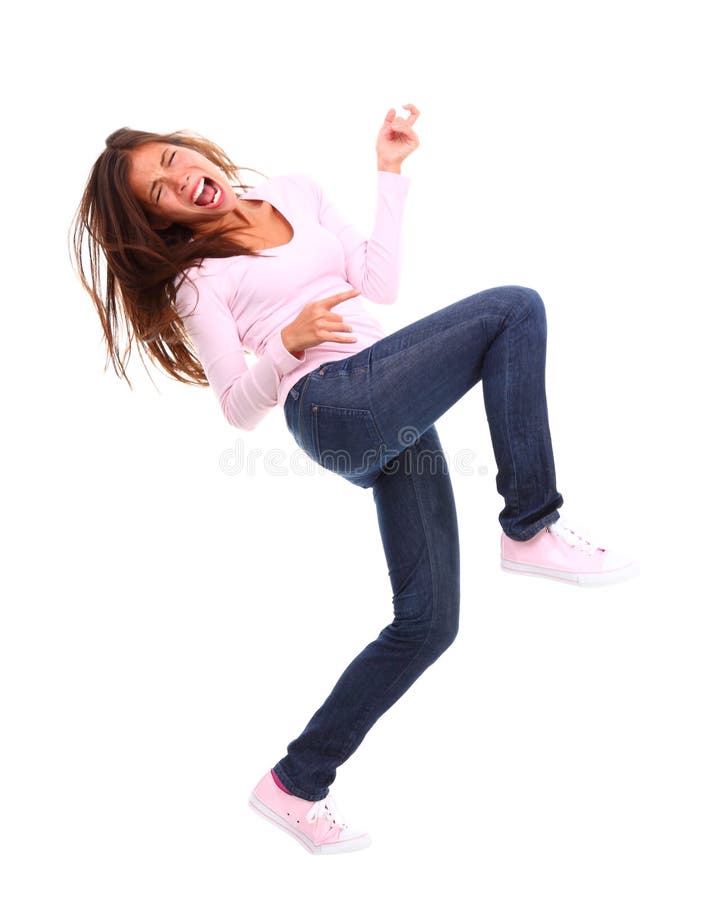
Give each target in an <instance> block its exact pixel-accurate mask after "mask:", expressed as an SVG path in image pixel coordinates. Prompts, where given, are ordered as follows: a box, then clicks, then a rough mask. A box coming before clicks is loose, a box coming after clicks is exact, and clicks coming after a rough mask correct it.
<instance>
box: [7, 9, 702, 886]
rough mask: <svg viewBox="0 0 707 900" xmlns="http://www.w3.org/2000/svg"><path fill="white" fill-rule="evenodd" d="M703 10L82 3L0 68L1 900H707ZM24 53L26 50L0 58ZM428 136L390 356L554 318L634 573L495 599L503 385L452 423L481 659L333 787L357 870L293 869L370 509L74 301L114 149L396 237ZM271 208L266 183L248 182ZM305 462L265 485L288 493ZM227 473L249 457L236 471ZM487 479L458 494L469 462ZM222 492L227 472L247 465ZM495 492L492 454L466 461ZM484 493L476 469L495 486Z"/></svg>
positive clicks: (448, 664) (361, 610)
mask: <svg viewBox="0 0 707 900" xmlns="http://www.w3.org/2000/svg"><path fill="white" fill-rule="evenodd" d="M697 11H698V4H697V3H687V2H677V3H675V2H673V3H670V4H668V3H653V2H648V3H645V2H644V3H638V2H617V0H613V2H595V3H592V4H577V3H566V2H564V3H560V2H536V3H522V2H505V0H501V2H495V3H484V4H465V5H461V4H456V3H452V2H449V0H443V2H436V3H434V4H418V3H413V2H388V3H361V2H358V3H356V4H349V5H347V6H343V7H342V6H338V5H335V4H328V3H313V2H300V3H295V4H289V3H268V4H262V5H260V4H220V5H210V4H185V3H177V2H171V3H159V4H158V3H132V2H125V3H122V4H120V5H119V6H112V7H110V8H109V7H107V6H106V7H105V8H103V7H101V6H100V5H99V6H97V5H95V4H89V3H85V4H80V3H75V2H67V3H64V4H60V5H57V6H54V7H51V8H48V7H40V6H30V5H23V6H22V7H20V8H19V9H18V10H16V11H15V12H14V13H13V15H12V16H11V17H10V19H9V21H8V23H7V26H6V36H5V39H4V51H3V52H4V59H3V62H2V67H3V73H2V75H3V82H4V86H5V91H6V101H5V119H4V130H5V135H4V138H3V141H2V147H3V149H2V156H3V158H2V166H1V168H0V171H1V172H2V177H3V212H4V216H3V219H4V222H3V224H4V229H3V230H4V232H5V234H4V241H3V245H4V247H5V255H4V267H3V268H4V273H3V275H4V278H3V283H4V285H3V286H4V291H3V303H4V315H3V326H4V327H3V331H4V334H3V337H4V340H3V354H2V366H3V379H2V383H3V392H4V394H3V419H4V425H5V429H4V434H5V438H4V441H3V444H2V451H3V465H2V472H3V476H4V479H3V482H4V483H3V499H4V503H3V507H4V517H3V518H4V522H5V537H4V540H3V550H4V551H5V552H4V563H3V566H2V573H3V582H4V585H3V595H2V606H1V607H0V616H1V619H0V675H1V676H2V677H1V686H0V690H1V695H0V721H1V722H2V728H3V733H4V736H3V738H2V742H1V743H0V753H1V754H2V764H1V765H0V828H1V832H2V833H0V846H2V856H3V860H2V865H1V866H0V893H2V894H3V896H4V897H6V898H8V900H20V898H43V900H45V898H50V897H57V896H60V895H63V896H71V897H72V898H73V900H79V898H91V900H94V898H96V897H100V898H101V900H109V898H121V900H122V898H126V897H130V898H134V900H142V898H150V900H156V898H163V897H164V898H169V900H177V898H195V897H209V898H210V900H217V898H227V897H234V896H248V897H251V896H256V897H280V896H282V897H285V896H286V897H295V898H299V897H302V898H304V897H307V898H309V897H312V896H335V897H342V898H354V897H359V896H361V892H362V891H365V892H367V893H368V894H371V893H375V895H376V896H378V895H380V896H390V895H393V893H394V894H395V895H396V896H406V897H428V896H430V895H433V894H434V895H435V896H450V897H455V896H461V897H468V896H469V897H475V898H483V900H501V898H504V900H505V898H513V900H518V898H526V897H534V896H538V897H542V898H544V900H554V898H558V900H559V898H562V900H567V898H572V900H584V898H592V900H594V898H598V897H601V898H602V900H627V898H641V900H645V898H674V897H680V898H682V900H691V898H704V896H705V891H706V890H707V883H706V880H705V872H704V865H703V863H704V848H705V837H706V834H705V815H704V810H705V803H706V801H707V796H706V794H707V792H706V790H705V787H706V784H705V769H704V759H705V758H706V752H707V747H706V746H705V744H706V741H705V735H704V710H705V692H704V685H705V675H706V673H705V661H704V646H705V627H704V626H705V616H704V612H703V605H704V599H703V598H704V585H703V578H702V565H701V564H702V555H703V544H702V541H701V540H700V539H701V538H702V533H703V528H704V521H705V513H704V489H703V484H704V454H703V452H702V449H703V447H704V444H703V443H702V441H701V437H700V426H701V424H702V422H703V419H704V400H703V393H704V390H703V387H704V379H703V376H702V362H703V359H704V349H703V335H704V329H703V325H704V313H703V309H704V302H705V299H706V298H705V278H704V244H705V228H704V223H705V216H704V210H705V199H706V197H705V180H704V160H705V150H706V148H705V140H704V135H703V131H702V128H703V122H704V84H705V66H704V39H705V34H704V29H702V28H699V27H698V24H697V21H698V20H697ZM6 21H7V20H6ZM405 103H414V104H415V105H416V106H417V107H418V108H419V110H420V118H419V120H418V122H417V125H416V131H417V133H418V135H419V137H420V147H419V149H418V150H416V151H415V152H414V153H413V154H412V155H411V156H410V157H409V158H408V159H407V160H406V161H405V162H404V164H403V172H404V173H405V174H406V175H408V176H410V178H411V179H412V184H411V188H410V192H409V195H408V201H407V205H406V211H405V220H404V261H403V276H402V283H401V289H400V293H399V296H398V300H397V302H396V303H395V304H394V305H393V306H391V307H380V306H374V305H373V304H369V307H370V309H371V312H373V313H374V314H375V315H377V316H378V317H379V320H380V321H381V322H382V324H383V325H384V327H385V329H386V331H387V332H388V333H390V332H392V331H393V330H395V329H397V328H400V327H403V326H404V325H407V324H409V323H410V322H412V321H414V320H416V319H417V318H420V317H422V316H423V315H426V314H428V313H430V312H432V311H434V310H436V309H439V308H441V307H443V306H446V305H448V304H449V303H452V302H454V301H455V300H459V299H461V298H462V297H465V296H468V295H470V294H472V293H475V292H477V291H479V290H483V289H484V288H487V287H492V286H495V285H500V284H523V285H527V286H530V287H533V288H535V289H536V290H538V291H539V293H540V294H541V296H542V297H543V300H544V302H545V306H546V311H547V318H548V349H547V369H546V383H547V396H548V405H549V416H550V425H551V431H552V438H553V446H554V450H555V462H556V470H557V486H558V489H559V490H560V492H561V493H562V494H563V497H564V500H565V503H564V507H563V508H562V510H561V515H562V516H564V517H565V519H566V520H567V521H571V522H574V523H577V524H578V525H580V526H582V527H583V528H584V529H585V530H586V533H587V536H588V537H589V538H590V539H593V540H595V541H597V542H599V543H600V544H602V545H603V546H609V547H611V548H614V549H616V550H618V551H620V552H625V553H629V554H634V555H635V556H636V557H637V558H638V559H639V561H640V563H641V575H640V577H639V578H636V579H633V580H632V581H630V582H626V583H624V584H619V585H614V586H609V587H605V588H602V589H598V590H585V591H582V590H580V589H577V588H573V587H570V586H567V585H561V584H557V583H553V582H551V581H549V580H547V579H533V578H527V577H513V576H512V575H507V574H504V573H502V572H501V570H500V566H499V541H500V526H499V523H498V514H499V512H500V510H501V509H502V507H503V500H502V498H501V497H500V496H499V495H498V494H497V492H496V489H495V483H494V478H495V473H496V468H495V464H494V458H493V452H492V447H491V441H490V437H489V433H488V427H487V424H486V419H485V414H484V407H483V398H482V393H481V388H480V386H478V387H477V389H476V390H474V391H472V392H470V393H469V395H467V396H466V397H464V398H462V400H461V401H460V402H459V403H457V404H456V405H455V406H454V407H453V408H452V409H451V410H449V411H448V413H446V414H445V415H444V416H443V417H442V418H441V419H440V420H439V422H438V430H439V432H440V435H441V438H442V442H443V444H444V447H445V450H446V452H447V457H448V459H449V460H450V463H452V465H451V466H450V468H451V471H452V478H453V481H454V487H455V493H456V498H457V506H458V516H459V529H460V536H461V542H462V614H461V630H460V633H459V636H458V638H457V640H456V641H455V643H454V644H453V646H452V647H451V648H450V649H449V650H448V651H447V652H446V653H445V654H444V655H443V656H442V657H441V658H440V660H439V661H438V662H437V663H435V664H434V666H432V667H431V668H430V669H429V670H427V671H426V672H425V673H424V674H423V675H422V676H421V677H420V679H419V680H418V681H417V682H416V683H415V685H414V686H413V687H412V688H411V689H410V690H409V691H408V692H407V693H406V694H405V695H404V696H403V697H402V698H401V699H400V701H399V702H398V703H397V704H396V705H395V706H394V707H393V708H392V709H391V710H389V711H388V712H387V713H386V714H385V716H383V718H381V719H380V720H379V721H378V722H377V723H376V724H375V725H374V727H373V729H372V730H371V731H370V732H369V734H368V735H367V737H366V739H365V740H364V743H363V744H362V745H361V747H360V748H359V749H358V750H357V752H356V753H355V754H354V755H353V756H352V757H351V758H350V760H348V761H347V763H345V764H344V765H343V766H342V767H340V769H339V770H338V773H337V778H336V781H335V783H334V784H333V785H332V787H331V792H332V797H333V798H334V799H336V801H337V802H338V803H339V805H340V807H341V808H342V810H343V811H344V813H345V814H346V815H347V816H348V818H349V819H351V820H353V821H355V822H360V823H362V824H365V825H366V826H367V827H368V828H369V830H370V832H371V834H372V836H373V844H372V846H371V847H370V848H369V849H367V850H365V851H363V852H360V853H353V854H349V855H343V856H334V857H330V858H317V857H311V856H309V855H308V854H307V853H306V852H305V851H304V850H303V849H302V848H301V847H300V846H299V845H298V844H297V843H296V842H295V841H294V840H292V839H291V838H289V837H288V836H286V835H285V834H283V833H282V832H280V831H279V830H278V829H276V828H275V827H273V826H272V825H270V824H269V823H267V822H265V821H264V820H263V819H261V818H260V817H258V816H256V815H255V814H254V813H253V812H252V811H251V810H250V809H249V808H248V806H247V798H248V795H249V793H250V791H251V789H252V788H253V786H254V785H255V783H256V782H257V781H258V779H259V778H260V777H261V776H262V775H263V774H264V772H265V771H267V769H268V768H269V767H270V766H272V765H274V763H275V762H276V761H277V760H278V759H280V757H281V756H283V755H284V753H285V748H286V745H287V743H288V742H289V741H290V740H292V739H293V738H294V737H296V736H297V735H298V734H299V732H300V731H301V729H302V728H303V727H304V725H305V724H306V722H307V721H308V720H309V718H310V716H311V715H312V713H313V712H314V711H315V710H316V709H317V708H318V706H319V705H320V704H321V703H322V702H323V700H324V699H325V697H326V696H327V694H328V692H329V690H330V688H331V687H332V686H333V684H334V683H335V681H336V679H337V678H338V676H339V674H340V673H341V671H343V669H344V668H345V666H346V665H347V664H348V662H349V661H350V660H351V659H352V658H353V657H354V656H355V655H356V654H357V653H358V652H359V651H360V650H361V649H362V648H363V647H364V646H365V645H366V644H367V643H368V642H369V641H370V640H372V639H374V638H375V637H376V635H377V634H378V632H379V631H380V630H381V629H382V628H383V627H384V626H385V625H386V624H387V623H388V622H389V621H390V620H391V618H392V596H391V589H390V583H389V580H388V577H387V569H386V563H385V558H384V554H383V550H382V545H381V542H380V536H379V533H378V530H377V522H376V518H375V508H374V504H373V497H372V494H371V492H370V491H362V490H360V489H357V488H354V487H353V486H351V485H349V484H348V483H347V482H345V481H344V480H343V479H340V478H338V477H337V476H335V475H332V474H330V473H328V472H325V471H324V470H321V469H315V468H314V467H313V466H310V467H309V469H308V471H307V472H305V473H304V474H296V472H295V464H294V460H295V459H299V460H300V463H301V462H302V457H301V454H300V452H299V451H298V448H297V447H296V445H295V443H294V441H293V440H292V438H291V436H290V435H289V433H288V432H287V429H286V427H285V423H284V418H283V416H282V412H281V410H280V409H277V408H276V409H273V410H272V412H271V413H270V414H269V416H268V417H267V418H266V419H265V420H264V422H263V423H262V424H261V426H259V428H258V429H257V430H256V431H254V432H251V433H246V432H238V431H236V430H235V429H233V428H232V427H230V426H229V425H228V423H227V422H226V421H225V419H223V417H222V415H221V412H220V409H219V407H218V404H217V400H216V398H215V396H214V395H213V394H212V393H211V391H210V390H209V389H207V388H198V387H188V386H185V385H181V384H179V383H177V382H175V381H171V380H170V379H168V378H167V376H166V375H163V374H162V373H161V372H160V371H158V370H156V369H154V368H151V369H150V374H149V375H148V374H147V372H146V371H145V369H144V368H143V366H142V364H141V362H140V358H139V355H138V351H137V350H136V349H134V350H133V354H132V357H131V360H130V363H129V369H128V371H129V374H130V376H131V380H132V381H133V385H134V390H132V391H131V390H130V389H129V387H128V386H127V385H126V383H125V382H124V381H120V380H119V379H118V378H117V376H116V375H115V373H114V372H113V370H112V369H111V368H109V369H108V370H107V371H104V362H105V350H104V347H103V345H102V333H101V331H100V325H99V321H98V317H97V315H96V313H95V310H94V308H93V306H92V304H91V301H90V298H89V297H88V295H87V294H85V292H83V290H82V288H81V287H80V285H79V284H78V280H77V278H76V277H75V275H74V273H73V271H72V270H71V267H70V262H69V255H68V231H69V225H70V222H71V218H72V216H73V213H74V211H75V209H76V207H77V205H78V202H79V199H80V195H81V192H82V190H83V187H84V184H85V181H86V178H87V176H88V172H89V169H90V167H91V165H92V164H93V162H94V160H95V159H96V157H97V156H98V154H99V153H100V152H101V150H102V149H103V146H104V140H105V138H106V136H107V135H108V134H110V133H111V132H112V131H114V130H115V129H117V128H119V127H121V126H129V127H132V128H139V129H144V130H149V131H156V132H160V131H169V130H176V129H179V128H187V129H190V130H194V131H198V132H200V133H202V134H204V135H205V136H207V137H209V138H210V139H212V140H214V141H216V142H217V143H219V144H220V145H221V146H222V147H224V148H225V149H226V151H227V152H228V153H229V155H230V156H231V157H232V158H233V159H234V160H235V161H236V162H237V163H238V164H239V165H242V166H250V167H252V168H255V169H258V170H259V171H261V172H263V173H265V174H266V175H267V176H268V177H272V176H274V175H277V174H281V173H287V172H307V173H309V174H310V175H311V176H312V177H314V178H316V179H317V180H319V181H320V183H321V184H322V185H323V186H324V187H325V188H326V190H327V191H328V192H329V194H330V195H331V197H332V199H333V200H334V202H335V203H336V205H337V206H338V207H339V209H340V210H341V211H342V212H344V213H345V214H346V215H347V216H348V217H349V218H350V220H351V221H353V222H356V223H357V224H358V225H359V226H360V227H361V228H362V229H367V228H370V226H371V225H372V218H373V213H374V209H375V199H376V198H375V184H376V176H375V172H376V156H375V150H374V147H375V140H376V135H377V133H378V130H379V128H380V127H381V125H382V122H383V118H384V116H385V113H386V111H387V109H388V108H389V107H390V106H395V107H396V109H397V110H398V113H399V114H404V110H403V109H402V106H403V104H405ZM246 174H248V173H246ZM277 450H279V451H280V453H281V455H280V458H279V461H276V462H277V464H275V462H273V460H270V461H267V460H266V459H265V458H264V457H265V454H267V453H268V452H272V451H277ZM229 452H232V453H234V454H237V455H238V457H239V458H241V459H243V460H245V459H246V458H247V459H249V460H250V467H249V468H248V469H246V468H242V469H241V470H240V471H237V472H233V471H230V472H229V471H228V469H227V468H226V467H224V464H223V463H224V458H226V459H227V458H228V454H229ZM460 453H461V454H466V455H467V457H468V458H471V459H473V465H472V471H471V472H469V471H467V472H462V471H458V470H455V468H454V466H453V461H454V459H455V458H456V455H457V454H460ZM224 454H225V457H224ZM471 454H473V456H471ZM484 467H485V468H484Z"/></svg>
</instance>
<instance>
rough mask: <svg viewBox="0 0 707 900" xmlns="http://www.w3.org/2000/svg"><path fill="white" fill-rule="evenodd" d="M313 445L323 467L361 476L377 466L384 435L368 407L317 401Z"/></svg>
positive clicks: (313, 410) (313, 422) (344, 475)
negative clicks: (326, 403) (344, 405)
mask: <svg viewBox="0 0 707 900" xmlns="http://www.w3.org/2000/svg"><path fill="white" fill-rule="evenodd" d="M311 415H312V448H313V450H314V454H315V460H316V462H317V463H319V465H320V466H322V468H324V469H327V470H328V471H330V472H334V473H335V474H337V475H341V476H342V477H343V478H348V479H352V478H353V479H356V478H361V477H362V476H364V475H366V473H368V472H370V471H371V470H372V469H374V468H375V467H376V464H377V461H378V460H379V459H380V451H381V448H382V445H383V439H382V438H381V435H380V433H379V431H378V427H377V426H376V423H375V420H374V418H373V414H372V413H371V411H370V410H368V409H352V408H349V407H340V406H322V405H321V404H313V405H312V407H311Z"/></svg>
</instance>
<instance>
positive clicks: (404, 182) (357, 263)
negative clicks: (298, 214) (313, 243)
mask: <svg viewBox="0 0 707 900" xmlns="http://www.w3.org/2000/svg"><path fill="white" fill-rule="evenodd" d="M377 179H378V200H377V205H376V214H375V219H374V224H373V231H372V232H371V236H370V237H369V238H368V240H367V239H366V237H365V236H364V235H363V234H362V233H361V232H360V231H359V230H358V229H357V228H356V227H355V226H354V225H352V224H351V223H350V222H349V221H348V220H347V219H346V218H344V216H342V214H341V213H340V212H339V210H338V209H337V208H336V207H335V206H334V204H333V203H332V202H331V199H330V198H329V196H328V195H327V194H326V192H325V191H324V190H323V189H322V187H321V185H319V184H318V183H317V182H316V181H314V179H311V178H310V179H309V181H310V184H311V185H312V188H313V189H314V191H315V192H316V200H317V206H318V212H319V221H320V223H321V224H322V225H323V226H324V227H325V228H327V229H328V230H329V231H331V232H332V233H333V234H335V235H336V236H337V237H338V238H339V240H340V241H341V244H342V246H343V248H344V253H345V254H346V280H347V281H348V282H349V284H351V285H352V287H355V288H356V289H357V290H359V291H361V294H362V295H363V296H364V297H365V298H366V299H368V300H372V301H373V303H384V304H390V303H394V302H395V300H396V299H397V296H398V287H399V285H400V272H401V268H402V220H403V209H404V207H405V201H406V199H407V194H408V190H409V188H410V179H409V178H408V177H407V176H406V175H402V174H398V173H397V172H381V171H379V172H378V174H377Z"/></svg>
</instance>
